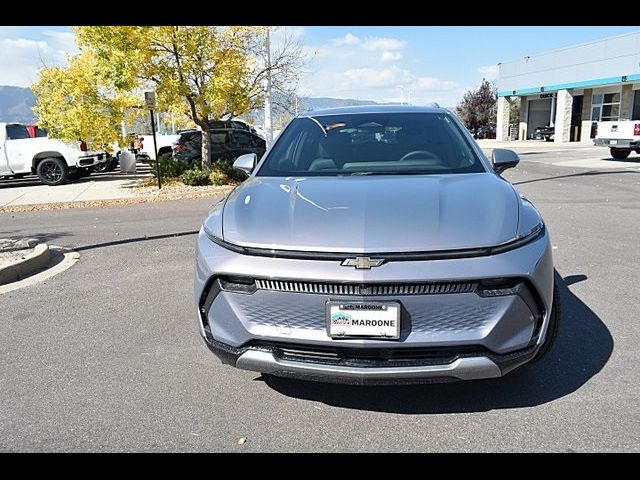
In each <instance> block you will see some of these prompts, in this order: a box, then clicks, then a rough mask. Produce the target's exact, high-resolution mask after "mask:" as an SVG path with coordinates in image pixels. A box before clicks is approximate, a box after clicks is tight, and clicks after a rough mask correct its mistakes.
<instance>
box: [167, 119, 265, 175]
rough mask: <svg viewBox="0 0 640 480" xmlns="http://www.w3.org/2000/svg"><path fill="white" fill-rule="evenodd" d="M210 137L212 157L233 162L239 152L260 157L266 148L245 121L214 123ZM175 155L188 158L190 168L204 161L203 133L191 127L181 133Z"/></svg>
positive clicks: (174, 150)
mask: <svg viewBox="0 0 640 480" xmlns="http://www.w3.org/2000/svg"><path fill="white" fill-rule="evenodd" d="M209 135H210V136H211V159H212V160H213V161H215V160H217V159H219V158H221V159H224V160H226V161H228V162H229V163H232V162H233V161H234V160H235V159H236V158H238V157H239V156H240V155H244V154H245V153H255V154H256V155H257V156H258V159H260V157H262V155H263V154H264V152H265V151H266V148H267V147H266V143H265V141H264V139H262V138H261V137H259V136H258V135H256V134H255V133H254V132H252V131H251V129H250V127H249V126H248V125H246V124H244V123H242V122H236V121H233V120H232V121H230V122H222V121H220V122H215V123H214V125H213V128H212V129H211V131H210V132H209ZM173 157H174V158H176V159H183V160H186V161H187V163H188V164H189V166H190V167H192V166H193V165H198V164H200V163H201V162H202V132H201V131H199V130H188V131H184V132H182V133H181V134H180V138H179V139H178V141H177V142H176V143H175V144H174V145H173Z"/></svg>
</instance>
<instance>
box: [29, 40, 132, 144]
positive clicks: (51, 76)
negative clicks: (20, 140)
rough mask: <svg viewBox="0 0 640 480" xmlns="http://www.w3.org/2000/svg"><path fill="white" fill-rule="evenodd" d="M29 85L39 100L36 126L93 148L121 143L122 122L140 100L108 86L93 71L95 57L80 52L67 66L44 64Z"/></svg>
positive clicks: (94, 70) (52, 134)
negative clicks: (37, 77) (48, 65)
mask: <svg viewBox="0 0 640 480" xmlns="http://www.w3.org/2000/svg"><path fill="white" fill-rule="evenodd" d="M39 73H40V77H39V79H38V81H37V83H35V84H34V85H32V86H31V89H32V91H33V93H34V94H35V96H36V98H37V99H38V102H37V105H36V106H35V107H34V111H35V113H36V115H37V116H38V125H39V126H40V127H42V128H46V129H47V131H48V133H49V135H50V136H51V137H54V138H59V139H62V140H64V141H68V142H73V141H77V140H84V141H86V142H87V144H88V145H89V147H90V148H91V149H94V150H106V151H112V145H113V144H119V145H122V143H123V139H122V135H121V133H120V131H121V122H122V121H123V120H124V119H125V116H126V115H130V114H131V112H130V109H131V107H132V106H134V105H136V104H137V103H140V102H139V100H138V99H136V98H135V96H134V95H131V94H129V93H127V92H125V91H123V90H120V91H118V90H116V89H114V88H112V87H111V88H110V87H109V86H108V85H107V84H105V83H104V82H103V81H102V79H101V78H100V76H99V75H98V73H97V71H96V61H95V56H94V55H93V53H92V52H90V51H87V52H83V53H82V54H80V55H76V56H74V57H72V58H70V59H69V65H68V67H67V68H61V67H45V68H42V69H40V72H39Z"/></svg>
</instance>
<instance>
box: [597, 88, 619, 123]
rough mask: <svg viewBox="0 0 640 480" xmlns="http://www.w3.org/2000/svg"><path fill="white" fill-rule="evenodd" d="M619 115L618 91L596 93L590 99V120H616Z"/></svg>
mask: <svg viewBox="0 0 640 480" xmlns="http://www.w3.org/2000/svg"><path fill="white" fill-rule="evenodd" d="M619 116H620V92H616V93H596V94H594V95H593V98H592V101H591V120H593V121H595V122H599V121H603V122H606V121H612V120H613V121H616V120H618V118H619Z"/></svg>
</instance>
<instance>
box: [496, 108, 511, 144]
mask: <svg viewBox="0 0 640 480" xmlns="http://www.w3.org/2000/svg"><path fill="white" fill-rule="evenodd" d="M510 107H511V102H510V101H509V99H508V98H507V97H498V118H497V122H496V140H499V141H501V142H506V141H507V140H509V111H510V110H511V108H510Z"/></svg>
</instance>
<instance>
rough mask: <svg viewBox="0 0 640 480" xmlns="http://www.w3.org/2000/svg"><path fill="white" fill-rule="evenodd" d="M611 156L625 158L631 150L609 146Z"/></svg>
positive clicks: (617, 158) (619, 158)
mask: <svg viewBox="0 0 640 480" xmlns="http://www.w3.org/2000/svg"><path fill="white" fill-rule="evenodd" d="M609 150H610V151H611V156H612V157H613V158H614V159H616V160H626V159H627V157H628V156H629V154H630V153H631V150H625V149H622V148H613V147H612V148H610V149H609Z"/></svg>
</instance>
